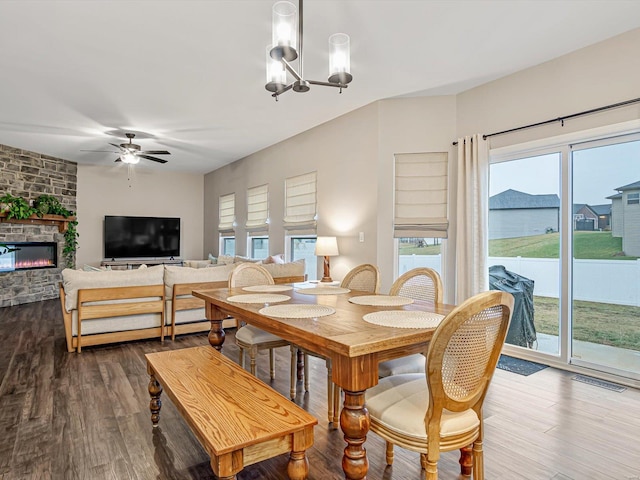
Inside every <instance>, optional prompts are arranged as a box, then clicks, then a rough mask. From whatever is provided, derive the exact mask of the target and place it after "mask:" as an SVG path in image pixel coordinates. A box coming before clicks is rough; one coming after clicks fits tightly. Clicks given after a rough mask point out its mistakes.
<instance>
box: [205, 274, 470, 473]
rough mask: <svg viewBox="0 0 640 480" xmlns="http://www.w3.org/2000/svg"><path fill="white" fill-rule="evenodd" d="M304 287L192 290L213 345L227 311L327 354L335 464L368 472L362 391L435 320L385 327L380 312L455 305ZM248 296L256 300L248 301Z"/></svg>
mask: <svg viewBox="0 0 640 480" xmlns="http://www.w3.org/2000/svg"><path fill="white" fill-rule="evenodd" d="M304 286H305V285H297V284H292V285H290V288H288V289H286V290H285V287H280V288H279V289H277V290H278V291H277V293H275V292H273V293H262V294H260V293H256V292H255V290H256V288H257V289H258V290H259V289H260V288H259V287H256V288H254V289H250V291H247V287H245V289H243V288H242V287H240V288H216V289H211V290H194V291H193V296H195V297H197V298H200V299H202V300H204V301H205V305H206V307H205V311H206V316H207V319H208V320H210V321H211V331H210V332H209V336H208V340H209V343H210V344H211V346H212V347H213V348H216V349H217V350H221V349H222V347H223V344H224V339H225V332H224V330H223V328H222V321H223V320H224V319H225V318H227V317H229V316H232V317H235V318H236V319H238V320H241V321H243V322H245V323H247V324H249V325H253V326H255V327H258V328H260V329H262V330H265V331H267V332H270V333H272V334H274V335H277V336H279V337H281V338H283V339H285V340H287V341H289V342H290V343H292V344H294V345H297V346H299V347H301V348H303V349H306V350H309V351H311V352H313V353H316V354H318V355H320V356H322V357H325V358H330V359H331V362H332V366H333V369H332V380H333V382H334V383H335V384H336V385H338V386H339V387H340V388H342V390H343V392H344V402H343V406H342V410H341V412H340V428H341V429H342V432H343V434H344V440H345V441H346V447H345V449H344V455H343V458H342V469H343V471H344V475H345V478H347V479H350V480H356V479H365V478H366V476H367V470H368V460H367V454H366V449H365V441H366V437H367V433H368V431H369V426H370V420H369V414H368V412H367V409H366V405H365V392H366V390H367V389H368V388H371V387H373V386H375V385H376V384H377V383H378V364H379V363H380V362H383V361H385V360H391V359H394V358H399V357H403V356H406V355H411V354H414V353H418V352H426V350H427V348H428V344H429V341H430V340H431V338H432V336H433V332H434V331H435V325H432V326H429V327H426V328H423V327H420V326H416V325H414V326H412V327H409V328H407V327H406V325H403V326H402V327H398V326H386V325H390V323H388V322H385V321H384V319H385V317H390V318H393V316H395V315H398V313H397V312H398V311H409V312H412V311H415V312H425V315H427V314H431V315H433V316H435V317H442V316H445V315H447V314H448V313H449V312H450V311H451V310H453V308H454V306H453V305H447V304H435V303H432V302H423V301H413V300H410V301H407V302H397V301H396V302H391V303H394V304H389V305H387V304H388V303H389V301H388V300H387V299H386V298H385V297H389V296H383V295H378V296H372V295H371V294H370V293H368V292H361V291H356V290H349V289H342V288H340V287H315V288H313V287H312V288H310V289H307V288H303V287H304ZM271 288H273V289H276V287H271ZM332 288H337V290H331V289H332ZM269 291H270V290H268V289H265V290H264V292H269ZM312 292H313V293H312ZM318 292H319V293H318ZM323 293H324V294H323ZM247 295H249V296H251V295H253V297H251V298H249V297H247ZM261 295H262V296H261ZM356 297H362V298H360V299H358V298H356ZM372 297H373V298H372ZM395 298H396V299H397V297H395ZM389 299H391V297H389ZM365 300H366V301H365ZM369 300H373V301H369ZM407 300H408V299H407ZM253 301H255V302H256V303H249V302H253ZM363 303H364V304H363ZM398 303H404V304H401V305H398ZM287 312H288V313H287ZM296 312H298V313H296ZM379 312H386V313H379ZM370 314H372V315H370ZM314 315H315V316H314ZM406 315H414V316H416V315H417V314H406ZM418 316H419V315H418ZM374 317H375V318H377V319H380V318H381V317H382V319H383V321H382V322H380V321H377V322H374V323H372V322H371V321H367V320H365V318H367V319H369V318H374ZM460 463H461V466H462V470H463V472H465V471H467V470H468V471H469V473H470V469H471V454H470V451H466V452H463V455H462V457H461V459H460Z"/></svg>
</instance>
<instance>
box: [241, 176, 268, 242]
mask: <svg viewBox="0 0 640 480" xmlns="http://www.w3.org/2000/svg"><path fill="white" fill-rule="evenodd" d="M268 226H269V186H268V185H260V186H259V187H253V188H250V189H249V190H247V222H246V227H247V230H253V231H255V230H261V231H266V230H267V228H268Z"/></svg>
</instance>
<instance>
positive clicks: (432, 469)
mask: <svg viewBox="0 0 640 480" xmlns="http://www.w3.org/2000/svg"><path fill="white" fill-rule="evenodd" d="M434 456H435V458H433V457H434ZM420 457H421V458H420V463H422V455H420ZM425 457H426V459H425V463H426V464H425V465H424V469H425V473H426V476H425V480H438V459H439V457H440V452H436V453H435V454H432V453H431V450H429V453H427V454H426V455H425ZM430 457H431V458H430ZM474 480H475V478H474Z"/></svg>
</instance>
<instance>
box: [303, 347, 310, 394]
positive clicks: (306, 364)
mask: <svg viewBox="0 0 640 480" xmlns="http://www.w3.org/2000/svg"><path fill="white" fill-rule="evenodd" d="M303 368H304V391H305V392H308V391H309V355H308V354H306V353H305V354H304V366H303Z"/></svg>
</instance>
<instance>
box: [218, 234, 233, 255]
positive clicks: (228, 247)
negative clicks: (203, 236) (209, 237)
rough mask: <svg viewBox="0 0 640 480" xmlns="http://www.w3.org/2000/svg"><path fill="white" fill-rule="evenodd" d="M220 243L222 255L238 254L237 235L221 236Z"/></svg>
mask: <svg viewBox="0 0 640 480" xmlns="http://www.w3.org/2000/svg"><path fill="white" fill-rule="evenodd" d="M220 243H221V245H222V252H221V253H222V255H230V256H232V257H233V256H234V255H235V254H236V239H235V237H220Z"/></svg>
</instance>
